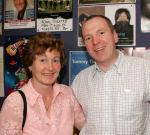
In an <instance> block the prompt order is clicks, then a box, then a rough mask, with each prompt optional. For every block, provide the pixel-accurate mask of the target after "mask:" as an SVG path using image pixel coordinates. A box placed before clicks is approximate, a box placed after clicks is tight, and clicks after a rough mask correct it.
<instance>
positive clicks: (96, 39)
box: [93, 35, 101, 45]
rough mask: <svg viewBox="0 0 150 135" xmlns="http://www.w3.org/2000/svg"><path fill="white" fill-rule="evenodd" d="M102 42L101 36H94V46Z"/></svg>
mask: <svg viewBox="0 0 150 135" xmlns="http://www.w3.org/2000/svg"><path fill="white" fill-rule="evenodd" d="M100 40H101V39H100V37H99V36H97V35H95V36H93V44H94V45H96V44H97V43H99V42H100Z"/></svg>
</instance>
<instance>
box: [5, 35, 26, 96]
mask: <svg viewBox="0 0 150 135" xmlns="http://www.w3.org/2000/svg"><path fill="white" fill-rule="evenodd" d="M27 41H28V37H25V36H24V37H19V36H11V37H5V47H4V52H5V62H4V65H5V72H4V75H5V86H4V89H5V95H6V96H7V95H8V94H9V93H11V92H12V91H14V90H16V89H18V88H20V87H21V86H22V85H23V84H24V83H25V82H26V81H27V75H26V72H25V69H24V68H23V64H22V56H23V54H22V52H23V49H24V46H25V45H26V43H27Z"/></svg>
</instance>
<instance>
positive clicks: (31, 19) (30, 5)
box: [4, 0, 35, 29]
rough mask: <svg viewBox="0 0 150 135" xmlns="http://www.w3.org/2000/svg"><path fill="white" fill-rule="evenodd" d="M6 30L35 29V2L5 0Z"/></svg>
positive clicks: (29, 0) (31, 0) (32, 0)
mask: <svg viewBox="0 0 150 135" xmlns="http://www.w3.org/2000/svg"><path fill="white" fill-rule="evenodd" d="M4 9H5V10H4V29H20V28H35V6H34V0H5V1H4Z"/></svg>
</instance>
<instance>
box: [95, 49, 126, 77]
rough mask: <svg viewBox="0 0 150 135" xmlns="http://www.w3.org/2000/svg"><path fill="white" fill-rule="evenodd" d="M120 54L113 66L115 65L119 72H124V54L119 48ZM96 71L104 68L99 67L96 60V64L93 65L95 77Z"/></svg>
mask: <svg viewBox="0 0 150 135" xmlns="http://www.w3.org/2000/svg"><path fill="white" fill-rule="evenodd" d="M117 51H118V53H119V55H118V58H117V60H116V62H115V63H114V64H113V65H112V67H115V68H116V69H117V71H118V73H119V74H121V73H122V63H123V61H124V60H123V59H124V57H125V56H124V54H123V53H122V52H121V51H119V50H117ZM96 72H102V70H101V69H100V68H99V67H98V65H97V63H96V62H95V63H94V66H93V77H94V76H95V74H96Z"/></svg>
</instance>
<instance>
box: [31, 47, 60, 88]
mask: <svg viewBox="0 0 150 135" xmlns="http://www.w3.org/2000/svg"><path fill="white" fill-rule="evenodd" d="M29 69H30V70H31V72H32V80H33V81H34V83H35V84H36V85H43V86H49V85H52V84H53V83H55V82H56V80H57V77H58V75H59V72H60V70H61V63H60V52H58V51H57V50H52V51H50V50H49V49H48V50H46V52H45V53H44V54H42V55H36V57H35V60H34V61H33V64H32V65H31V66H30V67H29Z"/></svg>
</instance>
